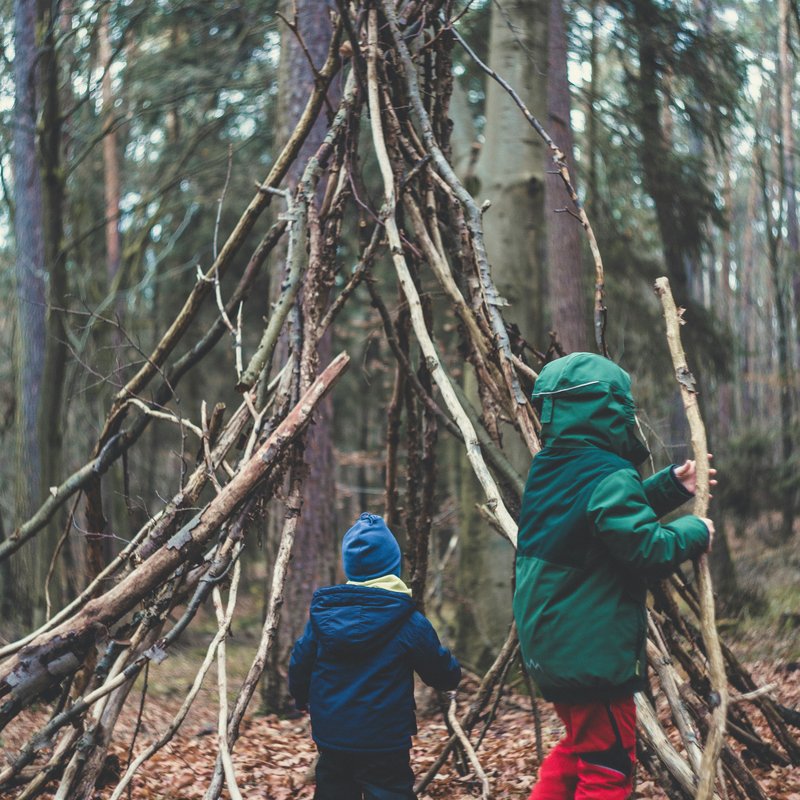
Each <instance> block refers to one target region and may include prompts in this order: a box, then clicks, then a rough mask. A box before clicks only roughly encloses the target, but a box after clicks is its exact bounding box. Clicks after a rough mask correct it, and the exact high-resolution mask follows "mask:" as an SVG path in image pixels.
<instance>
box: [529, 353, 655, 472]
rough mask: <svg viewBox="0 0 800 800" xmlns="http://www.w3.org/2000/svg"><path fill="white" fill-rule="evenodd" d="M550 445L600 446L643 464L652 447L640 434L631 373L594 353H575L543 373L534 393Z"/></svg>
mask: <svg viewBox="0 0 800 800" xmlns="http://www.w3.org/2000/svg"><path fill="white" fill-rule="evenodd" d="M531 398H532V400H533V401H534V405H535V406H536V407H537V409H538V411H539V414H540V418H541V422H542V438H543V439H544V442H545V445H546V446H549V447H586V446H594V447H600V448H602V449H604V450H610V451H611V452H613V453H616V454H617V455H619V456H622V457H623V458H625V459H627V460H628V461H630V462H631V463H632V464H641V463H642V462H643V461H644V460H645V459H646V458H647V456H648V451H647V448H646V447H645V446H644V445H643V444H642V443H641V442H640V441H639V439H638V438H637V436H636V416H635V415H636V405H635V403H634V400H633V395H632V394H631V378H630V375H628V373H627V372H625V370H624V369H622V368H621V367H618V366H617V365H616V364H615V363H614V362H613V361H610V360H609V359H607V358H603V357H602V356H598V355H595V354H594V353H571V354H570V355H568V356H564V357H563V358H559V359H558V360H556V361H551V362H550V363H549V364H547V365H546V366H545V367H544V368H543V369H542V371H541V372H540V373H539V377H538V378H537V379H536V383H535V385H534V388H533V394H532V395H531Z"/></svg>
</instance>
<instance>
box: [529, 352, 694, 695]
mask: <svg viewBox="0 0 800 800" xmlns="http://www.w3.org/2000/svg"><path fill="white" fill-rule="evenodd" d="M630 387H631V381H630V377H629V375H628V374H627V373H626V372H625V371H624V370H622V369H621V368H620V367H618V366H616V364H614V363H613V362H611V361H609V360H608V359H605V358H602V357H600V356H596V355H593V354H591V353H573V354H571V355H569V356H566V357H565V358H560V359H558V360H557V361H554V362H552V363H550V364H548V365H547V366H546V367H545V368H544V369H543V370H542V372H541V374H540V376H539V378H538V379H537V381H536V385H535V387H534V392H533V400H534V402H535V403H536V404H537V405H538V406H539V408H540V414H541V420H542V435H543V438H544V443H545V446H544V448H543V449H542V451H541V452H540V453H539V454H538V455H537V456H536V458H534V459H533V463H532V465H531V468H530V472H529V473H528V480H527V483H526V485H525V493H524V495H523V499H522V509H521V511H520V520H519V542H518V549H517V562H516V574H517V581H516V591H515V593H514V616H515V618H516V621H517V627H518V629H519V640H520V647H521V649H522V654H523V657H524V659H525V664H526V666H527V668H528V671H529V673H530V675H531V677H532V678H533V679H534V680H535V681H536V683H537V684H538V686H539V688H540V690H541V692H542V694H543V695H544V697H545V699H547V700H551V701H555V702H564V703H570V702H571V703H585V702H594V701H601V700H607V699H611V698H614V697H619V696H621V695H627V694H631V693H633V692H634V691H637V690H638V689H640V688H642V686H643V685H644V680H645V675H646V670H645V646H646V641H647V635H646V634H647V625H646V608H645V601H646V594H647V583H646V582H647V579H648V578H658V577H664V576H666V575H668V574H669V573H670V572H672V571H673V570H674V569H675V568H676V567H677V566H678V564H680V563H681V562H682V561H684V560H685V559H687V558H692V557H694V556H696V555H698V554H700V553H701V552H703V550H705V549H706V547H707V546H708V530H707V528H706V526H705V523H704V522H703V521H702V520H701V519H700V518H698V517H695V516H685V517H681V518H680V519H677V520H675V521H674V522H671V523H669V524H668V525H662V524H660V523H659V521H658V520H659V517H661V516H663V515H664V514H666V513H668V512H669V511H672V510H674V509H675V508H677V507H678V506H680V505H681V504H682V503H684V502H685V501H686V500H688V499H689V497H690V496H691V495H690V494H689V493H688V492H686V491H685V490H684V488H683V486H682V485H681V484H680V483H679V482H678V480H677V479H676V478H675V477H674V474H673V471H672V469H673V468H672V467H668V468H667V469H665V470H662V471H661V472H658V473H656V474H655V475H653V476H652V477H651V478H648V479H647V480H646V481H644V482H643V481H642V480H641V478H640V477H639V474H638V472H637V471H636V469H635V466H636V465H637V464H639V463H641V462H642V461H643V460H644V459H645V458H646V457H647V450H646V449H645V447H644V445H642V443H641V442H640V441H639V440H638V439H637V438H636V435H635V429H636V423H635V417H634V411H635V406H634V402H633V397H632V396H631V390H630Z"/></svg>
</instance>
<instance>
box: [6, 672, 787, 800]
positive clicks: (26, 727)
mask: <svg viewBox="0 0 800 800" xmlns="http://www.w3.org/2000/svg"><path fill="white" fill-rule="evenodd" d="M752 669H753V676H754V678H755V680H756V682H757V683H758V684H759V685H764V684H767V683H771V682H775V683H776V684H777V685H778V687H779V689H778V691H777V694H778V696H779V698H780V701H781V702H782V703H784V704H785V705H788V706H790V707H795V706H798V705H800V665H798V664H796V663H789V664H780V663H779V664H769V663H766V662H757V663H755V664H753V665H752ZM468 695H469V692H468V690H465V691H464V692H463V695H462V696H463V697H464V698H465V699H466V698H467V697H468ZM179 704H180V698H169V699H168V700H165V699H161V700H159V701H156V702H154V701H150V702H148V703H147V704H146V706H145V712H144V715H143V719H142V727H141V730H140V732H139V736H138V739H137V742H136V746H135V748H134V750H135V752H139V750H140V749H141V748H143V747H145V746H147V744H149V742H150V741H151V740H152V738H153V737H155V736H156V735H158V733H159V732H160V731H161V730H163V729H164V728H165V727H166V726H167V725H168V724H169V721H170V720H171V717H172V714H173V713H174V711H175V709H176V708H177V706H178V705H179ZM136 705H137V702H136V700H135V698H134V696H132V701H131V702H130V703H129V706H130V707H129V708H128V709H127V710H126V712H125V714H124V716H123V718H122V719H121V720H120V724H119V725H118V728H117V735H116V738H115V741H114V743H113V745H112V748H111V754H112V755H113V756H115V757H116V758H117V759H119V763H120V764H122V765H124V764H126V763H127V760H128V749H129V746H130V739H131V736H132V733H133V730H134V726H135V722H136V710H135V709H136ZM462 710H463V709H462ZM541 710H542V736H543V740H544V741H543V746H544V750H545V752H547V751H549V750H550V748H551V747H552V746H553V745H554V744H555V743H556V742H557V741H558V739H559V738H560V736H561V726H560V723H559V721H558V718H557V717H556V716H555V715H554V714H553V712H552V710H551V708H550V706H549V705H548V704H546V703H541ZM215 715H216V704H215V703H214V702H213V698H212V696H211V694H210V693H209V695H208V696H207V697H205V698H204V700H203V702H202V703H200V704H199V706H198V707H197V708H194V709H193V710H192V712H191V714H190V716H189V717H188V719H187V721H186V723H185V725H184V727H183V728H182V729H181V731H179V733H178V735H177V736H176V737H175V739H173V741H172V742H170V743H169V744H167V745H166V746H165V747H164V748H163V749H162V750H161V751H160V752H159V753H157V754H156V755H155V756H154V757H153V758H152V759H151V760H150V761H149V762H148V763H146V764H145V765H144V766H143V767H142V768H141V770H140V771H139V773H138V774H137V776H136V778H135V779H134V782H133V790H132V795H131V796H132V797H133V798H136V800H201V798H202V797H203V793H204V791H205V789H206V787H207V786H208V783H209V780H210V778H211V774H212V772H213V768H214V760H215V758H216V753H217V747H216V732H215V731H216V720H215ZM44 719H45V712H44V711H37V712H34V713H32V714H30V715H28V717H27V719H26V720H25V721H24V722H23V721H21V720H20V721H18V724H16V725H15V726H14V727H13V728H9V729H8V730H7V731H5V732H4V733H3V746H4V749H5V751H6V753H7V754H8V755H9V756H11V755H13V754H14V753H15V752H16V750H17V748H18V747H19V746H21V744H22V743H23V741H24V739H25V738H27V736H28V735H30V733H31V731H32V730H33V729H34V728H33V726H34V725H35V724H36V723H41V722H42V721H43V720H44ZM752 719H753V722H754V723H755V724H756V726H757V727H758V728H759V731H760V732H761V733H763V734H764V735H765V737H769V734H768V731H767V728H766V723H765V722H764V721H763V720H762V719H761V717H760V716H759V715H758V714H757V713H753V714H752ZM479 725H480V723H479ZM477 730H480V728H479V727H478V728H476V731H477ZM446 739H447V730H446V728H445V726H444V721H443V719H442V718H441V716H438V715H437V716H433V717H430V718H426V719H420V724H419V733H418V735H417V737H416V739H415V742H414V749H413V752H412V762H413V766H414V769H415V771H416V773H417V775H421V774H422V773H423V772H424V771H425V770H426V769H427V768H428V767H429V766H430V765H431V764H432V763H433V761H434V760H435V758H436V756H437V754H438V753H439V751H440V749H441V747H442V745H443V743H444V742H445V741H446ZM315 754H316V751H315V748H314V745H313V742H312V740H311V735H310V729H309V724H308V720H307V718H306V717H301V718H298V719H279V718H277V717H275V716H266V717H265V716H259V715H251V716H249V717H248V718H247V719H246V720H245V722H244V724H243V726H242V736H241V738H240V740H239V742H238V744H237V746H236V750H235V751H234V759H233V760H234V763H235V765H236V772H237V778H238V781H239V788H240V789H241V791H242V794H243V796H244V797H246V798H248V800H256V799H258V800H261V799H262V798H263V799H264V800H266V799H269V800H284V798H298V800H310V799H311V798H312V797H313V793H314V783H313V765H314V759H315ZM42 755H43V756H45V755H47V753H43V754H42ZM478 755H479V758H480V760H481V764H482V765H483V768H484V770H485V771H486V774H487V775H488V777H489V779H490V781H491V784H492V792H493V797H495V798H526V797H527V795H528V794H529V792H530V789H531V786H532V785H533V781H534V777H535V775H536V770H537V768H538V764H537V760H536V741H535V736H534V726H533V718H532V715H531V710H530V703H529V701H528V699H527V698H526V697H522V696H519V695H512V696H511V697H509V698H507V699H505V700H504V701H503V702H502V703H501V705H500V709H499V712H498V717H497V719H496V720H495V721H494V723H493V724H492V726H491V727H490V729H489V732H488V733H487V735H486V737H485V739H484V741H483V743H482V745H481V747H480V750H479V751H478ZM753 770H754V772H755V774H756V776H757V777H758V779H759V781H760V782H761V784H762V786H763V788H764V791H765V793H766V794H767V796H768V797H770V798H772V799H773V800H800V770H799V769H797V768H791V767H771V768H769V769H764V768H758V767H755V766H754V767H753ZM107 777H108V779H109V780H110V781H111V782H110V783H109V785H108V786H106V787H103V788H101V789H99V790H98V792H97V795H96V798H97V800H106V798H108V797H109V796H110V794H111V791H112V790H113V786H114V785H115V783H116V779H114V776H113V774H109V775H108V776H107ZM476 793H477V794H478V795H479V793H480V792H479V785H478V784H477V783H476V782H475V780H474V779H473V777H472V776H471V775H467V776H464V777H462V776H460V775H459V774H458V772H457V771H456V769H455V768H454V766H453V763H452V761H450V762H448V764H447V765H446V766H445V767H444V769H443V770H442V771H441V774H440V775H439V776H437V778H436V779H435V780H434V781H433V782H432V783H431V785H430V786H429V788H428V790H427V792H426V793H425V794H424V795H423V797H429V798H433V800H438V799H439V798H449V799H450V800H462V798H470V797H474V796H476ZM10 796H13V795H10ZM634 797H635V798H639V799H640V800H665V798H666V795H665V794H664V793H663V792H662V791H661V790H660V789H659V788H658V787H657V786H656V785H655V784H654V782H653V780H652V779H651V778H650V777H649V776H648V775H646V774H643V773H641V772H640V774H639V776H638V780H637V790H636V793H635V795H634Z"/></svg>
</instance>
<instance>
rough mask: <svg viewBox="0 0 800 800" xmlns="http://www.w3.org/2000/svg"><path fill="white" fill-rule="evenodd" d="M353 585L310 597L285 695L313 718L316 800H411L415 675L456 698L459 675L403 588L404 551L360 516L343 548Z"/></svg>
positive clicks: (371, 517) (374, 521) (378, 521)
mask: <svg viewBox="0 0 800 800" xmlns="http://www.w3.org/2000/svg"><path fill="white" fill-rule="evenodd" d="M342 562H343V566H344V572H345V575H346V576H347V579H348V580H347V583H346V584H343V585H340V586H328V587H325V588H323V589H318V590H317V591H316V592H314V596H313V598H312V600H311V613H310V618H309V621H308V624H307V625H306V629H305V631H304V633H303V635H302V636H301V637H300V639H298V640H297V642H296V643H295V645H294V648H293V649H292V655H291V660H290V662H289V691H290V692H291V694H292V697H294V699H295V702H296V703H297V707H298V708H300V709H306V708H308V710H309V711H310V713H311V733H312V736H313V738H314V741H315V742H316V744H317V748H318V749H319V754H320V756H319V761H318V762H317V770H316V779H317V789H316V793H315V795H314V797H315V800H351V798H352V800H361V798H362V797H363V798H366V799H367V800H406V799H407V798H413V797H414V790H413V786H414V773H413V772H412V770H411V765H410V758H409V754H410V750H411V736H412V735H413V734H414V733H416V730H417V726H416V717H415V713H414V708H415V704H414V672H416V673H417V674H418V675H419V676H420V677H421V678H422V680H423V681H425V683H427V684H428V685H429V686H433V687H434V688H436V689H442V690H450V689H455V688H456V686H457V685H458V682H459V680H460V679H461V668H460V667H459V665H458V662H457V661H456V660H455V658H453V656H452V655H451V654H450V652H449V651H448V650H447V649H446V648H444V647H443V646H442V645H441V643H440V642H439V638H438V636H437V635H436V632H435V631H434V629H433V626H432V625H431V624H430V622H428V620H427V619H426V618H425V617H424V616H423V615H422V614H421V613H420V612H419V611H417V609H416V605H415V604H414V601H413V600H412V599H411V591H410V590H409V589H408V587H407V586H406V585H405V583H403V581H402V580H401V579H400V562H401V557H400V548H399V546H398V544H397V541H396V539H395V538H394V536H393V535H392V532H391V531H390V530H389V528H388V527H387V526H386V523H385V522H384V521H383V519H382V518H381V517H379V516H377V515H375V514H367V513H364V514H362V515H361V516H360V517H359V518H358V519H357V520H356V522H355V524H354V525H353V527H352V528H350V530H349V531H347V533H346V534H345V536H344V540H343V541H342Z"/></svg>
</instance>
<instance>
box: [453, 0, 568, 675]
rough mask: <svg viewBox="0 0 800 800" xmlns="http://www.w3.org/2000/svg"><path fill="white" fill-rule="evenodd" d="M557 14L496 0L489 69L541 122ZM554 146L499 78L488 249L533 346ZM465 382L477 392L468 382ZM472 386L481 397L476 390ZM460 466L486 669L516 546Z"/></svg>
mask: <svg viewBox="0 0 800 800" xmlns="http://www.w3.org/2000/svg"><path fill="white" fill-rule="evenodd" d="M549 14H550V0H514V1H513V2H507V3H503V4H502V6H498V5H493V6H492V21H491V31H490V37H489V66H490V67H491V68H492V69H493V70H495V72H497V73H498V74H499V75H501V76H502V77H503V78H505V80H507V81H508V82H509V83H510V84H511V85H512V86H513V87H514V88H515V90H516V91H517V93H518V94H519V95H520V97H521V98H522V101H523V102H524V103H525V105H526V106H527V107H528V108H529V109H530V111H531V113H533V114H534V116H536V117H537V118H538V119H544V118H545V112H546V110H547V74H546V73H547V57H546V55H545V54H546V53H547V28H548V18H549ZM546 153H547V150H546V148H545V145H544V142H543V141H542V140H541V139H540V138H539V137H538V135H537V134H536V132H535V131H534V130H533V128H531V127H530V126H529V125H527V124H524V119H523V118H522V115H521V114H520V111H519V109H518V108H517V106H516V105H515V104H514V102H513V101H512V99H511V98H510V97H509V96H508V94H507V93H506V92H505V90H504V89H503V88H502V87H500V86H498V85H497V83H495V82H494V81H491V80H490V81H489V82H488V84H487V87H486V130H485V142H484V145H483V149H482V151H481V155H480V159H479V160H478V164H477V166H476V170H475V174H476V178H477V179H478V183H479V195H478V196H479V199H480V200H481V201H483V200H490V201H491V203H492V206H491V208H490V209H489V210H488V211H487V212H486V215H485V216H484V218H483V226H484V234H485V241H486V249H487V251H488V255H489V260H490V262H491V265H492V276H493V278H494V282H495V285H496V286H497V290H498V292H499V294H500V295H501V296H502V297H504V298H505V299H506V300H507V301H508V303H509V307H508V308H507V309H504V317H505V318H506V319H507V320H509V321H513V322H514V323H515V324H516V325H517V326H518V327H519V330H520V332H521V334H522V336H523V337H524V338H525V339H526V340H527V341H529V342H531V343H532V344H533V343H537V344H538V343H539V342H540V341H541V340H542V338H543V337H544V335H545V327H546V326H545V309H544V304H545V297H546V294H545V291H546V289H545V275H544V266H543V260H544V257H545V253H546V250H547V241H546V233H545V217H544V198H545V174H544V171H545V159H546ZM564 204H565V203H562V205H564ZM551 216H552V215H551ZM547 222H548V223H549V222H550V219H549V217H548V220H547ZM465 389H466V390H468V391H467V394H468V396H470V392H469V386H465ZM473 391H474V394H472V398H473V400H474V399H475V398H476V397H477V387H475V389H474V390H473ZM504 449H505V451H506V454H507V455H509V457H510V459H511V462H512V464H514V466H515V467H516V469H517V471H518V472H520V473H521V474H526V473H527V471H528V467H529V465H530V453H529V452H528V450H527V448H526V447H525V446H524V445H523V444H522V442H521V441H520V439H519V437H518V436H517V435H516V433H515V432H514V431H509V432H508V435H507V437H506V438H505V441H504ZM461 472H462V481H461V492H462V496H461V501H460V506H461V514H462V516H461V549H460V556H459V572H460V578H459V593H460V594H461V596H462V598H480V601H479V602H475V603H472V602H470V601H469V600H467V599H465V600H464V601H463V603H462V605H461V606H460V611H459V615H458V642H459V652H462V653H463V654H464V658H465V660H466V661H467V662H468V663H470V664H474V665H475V666H476V667H485V666H486V665H487V664H488V663H489V662H491V655H490V653H492V652H496V650H497V648H498V647H500V645H501V644H502V643H503V636H504V632H505V631H506V630H508V624H509V622H510V618H511V611H510V608H511V588H510V585H509V578H510V576H511V574H512V572H513V552H512V551H511V548H509V547H508V546H507V543H506V542H503V541H502V540H501V539H499V537H498V536H497V534H496V533H495V532H494V531H491V530H488V528H487V524H486V521H485V520H484V519H483V518H482V517H480V516H479V515H478V513H477V512H476V510H475V500H476V498H475V487H474V485H473V484H474V481H473V480H472V478H471V477H470V475H469V472H468V469H467V467H466V465H464V468H463V469H462V471H461ZM476 581H477V582H479V584H480V586H481V587H483V588H484V589H485V594H484V593H483V590H482V589H479V588H478V584H476Z"/></svg>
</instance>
